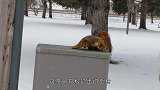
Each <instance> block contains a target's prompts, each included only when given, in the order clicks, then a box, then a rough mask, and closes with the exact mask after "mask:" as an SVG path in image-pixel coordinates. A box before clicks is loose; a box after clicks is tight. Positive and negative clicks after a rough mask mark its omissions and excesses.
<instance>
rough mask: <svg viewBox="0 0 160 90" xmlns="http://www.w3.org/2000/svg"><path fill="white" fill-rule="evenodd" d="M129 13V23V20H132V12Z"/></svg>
mask: <svg viewBox="0 0 160 90" xmlns="http://www.w3.org/2000/svg"><path fill="white" fill-rule="evenodd" d="M129 15H130V18H129V22H130V23H131V21H132V14H131V13H130V14H129Z"/></svg>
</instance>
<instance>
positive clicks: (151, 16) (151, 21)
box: [151, 12, 153, 23]
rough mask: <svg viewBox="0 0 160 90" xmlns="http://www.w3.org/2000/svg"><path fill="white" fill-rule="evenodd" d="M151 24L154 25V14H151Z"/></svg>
mask: <svg viewBox="0 0 160 90" xmlns="http://www.w3.org/2000/svg"><path fill="white" fill-rule="evenodd" d="M151 23H153V12H151Z"/></svg>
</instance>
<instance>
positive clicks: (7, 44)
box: [0, 0, 15, 90]
mask: <svg viewBox="0 0 160 90" xmlns="http://www.w3.org/2000/svg"><path fill="white" fill-rule="evenodd" d="M0 2H1V3H0V12H3V13H0V18H1V19H0V90H8V85H9V75H10V63H11V47H12V39H13V20H14V13H15V12H14V11H15V0H0Z"/></svg>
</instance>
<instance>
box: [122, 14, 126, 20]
mask: <svg viewBox="0 0 160 90" xmlns="http://www.w3.org/2000/svg"><path fill="white" fill-rule="evenodd" d="M125 18H126V13H123V22H125Z"/></svg>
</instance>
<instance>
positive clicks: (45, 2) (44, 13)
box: [42, 0, 47, 19]
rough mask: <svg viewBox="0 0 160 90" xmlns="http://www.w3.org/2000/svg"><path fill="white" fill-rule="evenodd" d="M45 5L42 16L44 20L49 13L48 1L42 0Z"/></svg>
mask: <svg viewBox="0 0 160 90" xmlns="http://www.w3.org/2000/svg"><path fill="white" fill-rule="evenodd" d="M42 3H43V14H42V18H44V19H45V18H46V11H47V1H46V0H42Z"/></svg>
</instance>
